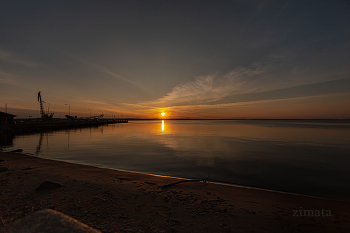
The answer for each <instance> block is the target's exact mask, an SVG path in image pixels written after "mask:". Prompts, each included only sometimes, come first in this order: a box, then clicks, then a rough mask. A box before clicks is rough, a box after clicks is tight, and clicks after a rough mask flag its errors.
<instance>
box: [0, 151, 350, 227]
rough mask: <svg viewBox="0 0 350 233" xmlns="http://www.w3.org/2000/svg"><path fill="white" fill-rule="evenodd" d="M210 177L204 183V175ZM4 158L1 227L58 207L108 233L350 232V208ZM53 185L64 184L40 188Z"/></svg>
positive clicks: (11, 156) (317, 200)
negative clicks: (50, 187)
mask: <svg viewBox="0 0 350 233" xmlns="http://www.w3.org/2000/svg"><path fill="white" fill-rule="evenodd" d="M203 178H204V177H203ZM179 180H180V179H177V178H172V177H161V176H154V175H146V174H140V173H134V172H124V171H117V170H111V169H103V168H96V167H92V166H86V165H77V164H71V163H67V162H60V161H53V160H47V159H41V158H37V157H33V156H28V155H23V154H18V153H3V152H0V227H4V226H7V225H8V224H11V223H12V222H14V221H16V220H18V219H21V218H23V217H25V216H26V215H28V214H31V213H33V212H35V211H38V210H41V209H45V208H51V209H54V210H57V211H59V212H62V213H64V214H66V215H69V216H71V217H73V218H75V219H77V220H79V221H81V222H82V223H84V224H86V225H88V226H90V227H92V228H95V229H97V230H100V231H101V232H350V213H349V209H350V202H344V201H337V200H329V199H323V198H314V197H306V196H300V195H293V194H285V193H278V192H271V191H264V190H256V189H249V188H240V187H231V186H225V185H218V184H213V183H210V182H209V183H203V182H187V183H181V184H177V185H173V186H170V187H167V188H162V186H163V185H166V184H170V183H174V182H177V181H179ZM45 181H52V182H56V183H59V184H61V185H62V187H59V188H53V189H48V190H37V188H38V187H39V186H40V184H42V183H43V182H45Z"/></svg>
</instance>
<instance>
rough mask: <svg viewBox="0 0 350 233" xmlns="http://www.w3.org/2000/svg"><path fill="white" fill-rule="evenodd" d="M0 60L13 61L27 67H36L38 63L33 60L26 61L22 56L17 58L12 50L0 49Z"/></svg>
mask: <svg viewBox="0 0 350 233" xmlns="http://www.w3.org/2000/svg"><path fill="white" fill-rule="evenodd" d="M0 60H3V61H5V62H10V63H15V64H19V65H23V66H27V67H37V66H39V65H40V64H39V63H37V62H33V61H28V60H25V59H22V58H19V57H18V56H16V55H15V54H14V53H12V52H6V51H0Z"/></svg>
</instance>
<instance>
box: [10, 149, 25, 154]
mask: <svg viewBox="0 0 350 233" xmlns="http://www.w3.org/2000/svg"><path fill="white" fill-rule="evenodd" d="M22 151H23V150H22V149H17V150H12V151H10V152H11V153H16V152H22Z"/></svg>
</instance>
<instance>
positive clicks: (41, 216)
mask: <svg viewBox="0 0 350 233" xmlns="http://www.w3.org/2000/svg"><path fill="white" fill-rule="evenodd" d="M15 232H16V233H34V232H41V233H49V232H50V233H51V232H55V233H63V232H71V233H99V232H100V231H97V230H95V229H93V228H90V227H88V226H87V225H85V224H83V223H81V222H79V221H77V220H75V219H73V218H71V217H69V216H67V215H64V214H62V213H60V212H57V211H54V210H50V209H46V210H40V211H37V212H35V213H32V214H30V215H28V216H26V217H25V218H23V219H20V220H18V221H16V222H14V223H12V224H10V225H8V226H6V227H4V228H2V229H0V233H15Z"/></svg>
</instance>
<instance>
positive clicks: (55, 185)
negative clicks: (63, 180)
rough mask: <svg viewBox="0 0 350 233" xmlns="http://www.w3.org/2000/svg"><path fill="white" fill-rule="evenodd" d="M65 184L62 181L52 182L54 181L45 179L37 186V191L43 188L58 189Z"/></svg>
mask: <svg viewBox="0 0 350 233" xmlns="http://www.w3.org/2000/svg"><path fill="white" fill-rule="evenodd" d="M62 186H63V185H62V184H60V183H56V182H52V181H44V182H43V183H41V184H40V185H39V187H37V189H36V191H42V190H50V189H57V188H61V187H62Z"/></svg>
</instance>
